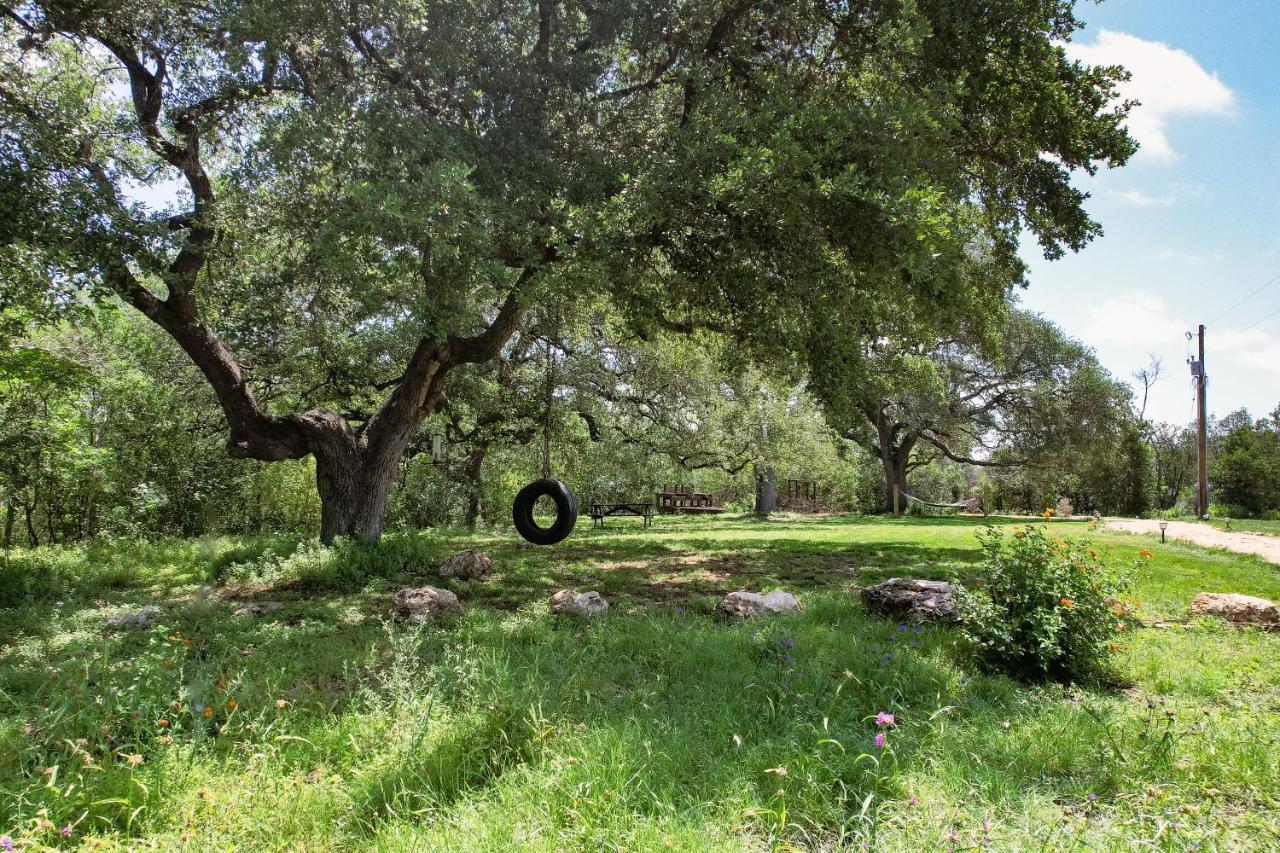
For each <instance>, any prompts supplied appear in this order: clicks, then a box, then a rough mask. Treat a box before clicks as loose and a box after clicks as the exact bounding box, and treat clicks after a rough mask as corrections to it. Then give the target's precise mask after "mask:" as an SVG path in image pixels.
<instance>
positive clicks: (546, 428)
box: [542, 335, 555, 480]
mask: <svg viewBox="0 0 1280 853" xmlns="http://www.w3.org/2000/svg"><path fill="white" fill-rule="evenodd" d="M546 381H547V396H546V407H545V409H544V411H543V413H542V479H544V480H548V479H550V478H551V405H552V402H553V400H554V398H555V357H554V356H553V355H552V354H551V336H550V335H548V336H547V365H546Z"/></svg>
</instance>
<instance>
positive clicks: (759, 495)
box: [755, 465, 778, 515]
mask: <svg viewBox="0 0 1280 853" xmlns="http://www.w3.org/2000/svg"><path fill="white" fill-rule="evenodd" d="M755 473H756V515H768V514H769V513H771V512H773V511H775V510H776V509H777V508H778V482H777V476H776V475H775V474H774V471H773V466H772V465H756V466H755Z"/></svg>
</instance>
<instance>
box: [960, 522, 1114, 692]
mask: <svg viewBox="0 0 1280 853" xmlns="http://www.w3.org/2000/svg"><path fill="white" fill-rule="evenodd" d="M979 539H980V540H981V542H982V549H983V551H984V552H986V559H985V561H984V562H983V565H982V578H981V580H980V581H979V582H978V583H977V584H976V585H975V588H974V589H971V590H970V589H964V588H960V589H959V590H958V592H957V603H958V604H959V607H960V615H961V619H962V628H961V630H962V632H963V634H964V636H965V637H966V638H967V639H968V640H970V641H971V642H972V643H973V644H974V646H975V647H976V648H977V650H978V654H979V658H980V660H981V662H982V663H983V664H984V665H985V666H987V667H989V668H991V669H995V670H1000V671H1003V672H1006V673H1008V674H1009V675H1012V676H1014V677H1016V678H1023V679H1038V678H1054V679H1060V680H1075V679H1081V678H1088V677H1091V676H1096V675H1098V674H1100V673H1101V672H1102V671H1103V670H1104V669H1105V664H1106V662H1107V659H1108V657H1109V656H1110V655H1111V653H1113V652H1115V651H1117V650H1119V649H1121V648H1127V646H1124V644H1123V635H1124V634H1125V632H1127V631H1128V630H1129V625H1128V620H1127V617H1126V614H1127V612H1128V607H1127V605H1126V604H1125V596H1126V595H1127V594H1128V592H1129V590H1130V589H1131V587H1132V578H1133V570H1134V568H1135V567H1132V566H1130V567H1121V566H1117V565H1114V564H1113V561H1111V560H1108V559H1107V558H1105V557H1104V556H1103V555H1102V554H1101V553H1099V552H1098V551H1097V550H1095V549H1093V548H1092V547H1090V545H1089V543H1088V542H1087V541H1081V542H1067V541H1065V540H1062V539H1059V538H1057V537H1052V538H1051V537H1050V536H1048V535H1047V534H1046V533H1045V529H1044V527H1043V526H1033V525H1027V526H1025V527H1019V528H1018V529H1017V530H1015V531H1014V532H1013V534H1012V535H1011V536H1008V537H1006V536H1005V534H1004V533H1003V532H1001V531H1000V530H997V529H995V528H988V529H987V530H986V531H984V532H983V533H980V534H979Z"/></svg>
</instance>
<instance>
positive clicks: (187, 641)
mask: <svg viewBox="0 0 1280 853" xmlns="http://www.w3.org/2000/svg"><path fill="white" fill-rule="evenodd" d="M182 645H184V646H189V645H191V641H190V640H183V641H182Z"/></svg>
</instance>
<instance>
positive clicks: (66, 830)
mask: <svg viewBox="0 0 1280 853" xmlns="http://www.w3.org/2000/svg"><path fill="white" fill-rule="evenodd" d="M62 837H63V838H70V837H71V824H67V825H66V826H64V827H62Z"/></svg>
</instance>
